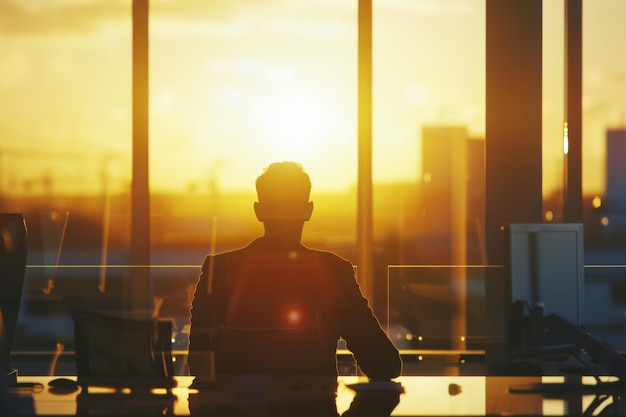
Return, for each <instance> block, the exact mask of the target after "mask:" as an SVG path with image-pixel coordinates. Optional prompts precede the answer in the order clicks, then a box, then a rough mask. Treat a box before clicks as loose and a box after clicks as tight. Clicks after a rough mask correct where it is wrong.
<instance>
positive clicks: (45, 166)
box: [0, 0, 626, 193]
mask: <svg viewBox="0 0 626 417" xmlns="http://www.w3.org/2000/svg"><path fill="white" fill-rule="evenodd" d="M373 3H374V47H373V49H374V126H373V127H374V162H373V163H374V167H373V171H374V172H373V174H374V179H375V180H376V181H385V182H390V181H417V180H418V179H419V172H420V150H419V149H420V142H419V140H420V131H421V127H422V126H424V125H442V124H443V125H445V124H451V125H462V126H466V128H467V130H468V133H469V135H470V136H472V137H483V136H484V130H485V129H484V123H485V122H484V119H485V47H484V45H485V40H484V30H485V1H484V0H379V1H376V0H374V2H373ZM130 5H131V2H130V0H117V1H116V0H0V97H1V98H2V99H1V100H0V187H1V189H2V190H3V191H6V192H8V193H20V192H24V191H25V190H31V191H33V192H34V191H37V190H39V189H40V188H41V187H42V185H41V184H42V183H45V182H46V180H45V178H52V180H53V185H52V187H53V189H54V190H57V191H61V190H69V191H73V192H87V191H93V190H94V189H95V190H99V189H101V188H102V187H103V186H105V185H106V186H107V187H109V188H111V189H124V187H127V186H128V183H129V181H130V172H131V171H130V149H131V143H132V138H131V116H132V115H131V8H130ZM625 15H626V2H624V1H622V0H593V1H586V2H584V11H583V16H584V23H583V24H584V27H583V31H584V35H583V36H584V52H583V54H584V55H583V62H584V64H583V70H584V73H583V77H584V79H583V84H584V85H583V111H584V121H583V127H584V132H583V141H584V156H583V165H584V166H583V176H584V184H583V185H584V188H585V190H586V191H588V192H601V191H602V189H603V187H604V132H605V130H606V128H609V127H619V126H622V127H623V126H626V54H624V53H623V51H624V43H625V42H626V25H623V22H622V19H623V16H625ZM150 25H151V26H150V42H151V44H150V111H151V113H150V117H151V121H150V160H151V165H150V173H151V186H152V188H153V189H154V190H164V189H166V190H179V191H184V190H192V189H194V190H199V191H203V190H206V189H208V187H209V184H210V183H211V182H213V183H215V184H217V185H218V186H219V187H220V188H222V189H245V190H249V189H250V188H251V187H252V185H253V180H254V178H255V177H256V176H257V175H258V174H259V173H260V172H261V170H262V168H263V167H264V166H266V165H267V164H268V163H270V162H272V161H274V160H284V159H290V160H297V161H300V162H302V163H303V165H304V166H305V168H306V169H307V171H308V172H309V173H310V174H311V176H312V179H313V182H314V187H315V188H317V189H324V190H340V189H345V188H347V187H351V186H353V185H354V184H355V183H356V173H357V160H356V149H357V144H356V135H357V122H356V110H357V101H356V96H357V78H356V74H357V65H356V64H357V54H356V42H357V1H356V0H353V1H347V0H299V1H296V0H292V1H286V0H285V1H281V0H267V1H259V0H228V1H202V0H184V1H168V0H152V1H151V2H150ZM543 30H544V103H543V112H544V143H545V145H544V178H545V179H544V187H545V188H546V189H551V188H553V187H555V186H558V184H559V182H560V181H561V172H562V167H561V165H560V160H561V149H562V145H561V135H562V115H563V106H562V103H563V78H562V72H563V45H562V42H563V2H562V1H561V0H552V1H551V0H548V1H544V28H543ZM625 158H626V156H625Z"/></svg>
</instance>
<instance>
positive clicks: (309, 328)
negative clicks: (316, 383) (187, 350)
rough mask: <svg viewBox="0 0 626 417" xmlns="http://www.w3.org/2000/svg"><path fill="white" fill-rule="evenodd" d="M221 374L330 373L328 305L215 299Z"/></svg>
mask: <svg viewBox="0 0 626 417" xmlns="http://www.w3.org/2000/svg"><path fill="white" fill-rule="evenodd" d="M214 305H215V320H216V323H215V324H216V326H215V327H216V338H215V344H216V346H215V352H216V370H217V372H218V373H224V374H249V373H268V374H298V375H328V374H332V373H334V372H336V371H335V368H336V364H335V360H334V351H332V352H329V349H328V346H329V345H328V343H326V340H325V333H324V320H323V317H322V316H323V306H322V305H321V303H319V302H317V301H311V300H302V299H300V300H294V299H272V298H270V299H268V298H258V299H255V298H245V299H229V300H223V299H222V300H220V299H214Z"/></svg>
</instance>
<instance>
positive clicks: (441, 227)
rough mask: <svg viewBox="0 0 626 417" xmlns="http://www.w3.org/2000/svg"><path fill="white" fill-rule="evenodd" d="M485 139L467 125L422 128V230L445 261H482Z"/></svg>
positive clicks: (436, 256) (435, 256) (440, 259)
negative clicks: (470, 133)
mask: <svg viewBox="0 0 626 417" xmlns="http://www.w3.org/2000/svg"><path fill="white" fill-rule="evenodd" d="M484 151H485V143H484V140H480V139H470V138H469V137H468V134H467V130H466V128H465V127H462V126H426V127H424V128H423V129H422V175H421V179H422V187H421V190H422V194H421V210H422V213H421V214H422V223H421V230H420V234H421V235H423V236H427V237H428V238H430V239H431V242H438V243H439V244H437V245H436V246H437V247H438V248H439V251H438V253H434V254H433V255H432V256H433V257H434V258H435V259H437V261H439V262H441V263H456V262H454V261H463V263H466V262H470V263H481V262H482V259H481V255H480V247H479V246H480V243H479V242H480V241H481V240H482V238H481V236H482V232H483V231H484V209H485V177H484V170H485V157H484Z"/></svg>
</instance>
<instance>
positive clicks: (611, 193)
mask: <svg viewBox="0 0 626 417" xmlns="http://www.w3.org/2000/svg"><path fill="white" fill-rule="evenodd" d="M625 178H626V129H609V130H607V132H606V191H605V193H606V194H605V198H604V204H603V206H604V214H605V216H606V219H607V222H606V223H605V224H606V229H607V232H608V233H613V232H626V181H625V180H624V179H625Z"/></svg>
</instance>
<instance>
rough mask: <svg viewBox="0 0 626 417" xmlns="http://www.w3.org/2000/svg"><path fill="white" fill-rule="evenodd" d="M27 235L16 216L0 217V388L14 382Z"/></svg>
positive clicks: (24, 225) (23, 223)
mask: <svg viewBox="0 0 626 417" xmlns="http://www.w3.org/2000/svg"><path fill="white" fill-rule="evenodd" d="M27 252H28V233H27V230H26V222H25V221H24V218H23V216H22V215H21V214H19V213H0V376H2V385H4V384H14V383H16V382H17V380H16V375H17V372H16V371H15V370H10V369H9V362H10V354H11V346H12V345H13V339H14V337H15V331H16V329H17V317H18V315H19V310H20V303H21V299H22V288H23V286H24V278H25V272H26V256H27Z"/></svg>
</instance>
